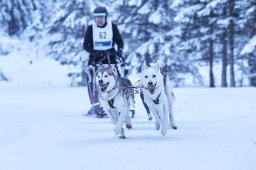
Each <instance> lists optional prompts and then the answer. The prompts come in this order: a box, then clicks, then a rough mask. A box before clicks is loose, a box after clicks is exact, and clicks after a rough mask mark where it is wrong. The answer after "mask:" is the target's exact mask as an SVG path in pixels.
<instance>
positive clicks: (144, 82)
mask: <svg viewBox="0 0 256 170" xmlns="http://www.w3.org/2000/svg"><path fill="white" fill-rule="evenodd" d="M140 83H141V86H142V90H143V94H144V101H145V103H146V104H147V105H148V107H149V109H150V111H151V112H152V114H153V115H154V118H155V125H156V130H159V129H160V127H161V133H162V135H163V136H165V135H166V132H167V129H168V128H169V127H170V126H171V127H172V128H173V129H177V126H176V124H175V121H174V117H173V101H174V95H173V91H172V85H171V81H170V80H169V79H168V78H166V83H164V76H163V74H162V73H161V71H160V67H159V63H158V62H157V63H152V64H150V67H148V66H147V65H146V63H145V62H144V64H143V66H142V73H141V78H140ZM154 101H155V102H154ZM156 103H158V104H156ZM168 119H169V120H168ZM168 122H169V123H168Z"/></svg>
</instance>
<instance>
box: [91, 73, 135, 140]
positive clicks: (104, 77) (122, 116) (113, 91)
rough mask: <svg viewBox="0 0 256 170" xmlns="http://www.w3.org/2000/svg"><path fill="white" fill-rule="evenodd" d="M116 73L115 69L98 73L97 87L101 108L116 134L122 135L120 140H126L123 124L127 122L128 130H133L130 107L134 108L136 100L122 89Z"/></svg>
mask: <svg viewBox="0 0 256 170" xmlns="http://www.w3.org/2000/svg"><path fill="white" fill-rule="evenodd" d="M116 72H117V70H116V69H115V68H110V69H109V70H105V71H98V72H96V85H97V88H98V91H99V101H100V103H101V106H102V107H103V109H104V111H105V112H106V113H107V115H108V117H109V118H110V120H111V122H112V123H113V124H114V125H115V129H114V131H115V134H116V135H118V134H121V135H120V138H122V139H124V138H125V135H124V129H123V122H124V121H125V123H126V127H127V128H128V129H130V128H132V123H131V118H130V115H129V112H130V106H131V107H134V100H133V99H132V97H131V95H130V94H129V93H127V92H126V91H124V90H123V89H122V88H123V87H122V86H121V83H120V78H118V76H117V75H116V74H115V73H116ZM102 88H103V89H102ZM124 93H125V94H124ZM111 100H112V101H113V105H112V107H111V106H110V104H109V102H108V101H111ZM113 107H114V108H113Z"/></svg>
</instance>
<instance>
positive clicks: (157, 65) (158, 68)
mask: <svg viewBox="0 0 256 170" xmlns="http://www.w3.org/2000/svg"><path fill="white" fill-rule="evenodd" d="M156 69H157V70H160V65H159V62H158V61H157V62H156Z"/></svg>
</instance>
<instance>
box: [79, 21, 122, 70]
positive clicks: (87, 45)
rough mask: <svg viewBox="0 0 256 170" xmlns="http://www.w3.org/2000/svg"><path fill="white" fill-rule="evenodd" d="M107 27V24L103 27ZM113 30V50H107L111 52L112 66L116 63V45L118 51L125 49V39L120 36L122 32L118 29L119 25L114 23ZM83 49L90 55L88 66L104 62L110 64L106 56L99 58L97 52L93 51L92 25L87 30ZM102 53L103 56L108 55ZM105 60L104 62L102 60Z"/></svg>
mask: <svg viewBox="0 0 256 170" xmlns="http://www.w3.org/2000/svg"><path fill="white" fill-rule="evenodd" d="M106 25H107V23H106V24H105V25H104V26H103V28H104V27H105V26H106ZM112 30H113V48H111V49H110V50H107V51H106V52H109V54H110V62H111V64H115V63H116V57H115V56H116V55H115V53H116V50H115V49H114V45H115V44H116V45H117V47H118V49H121V50H122V49H123V47H124V42H123V39H122V37H121V35H120V32H119V30H118V28H117V25H116V24H114V23H112ZM83 47H84V49H85V50H86V51H87V52H88V53H90V56H89V62H88V65H90V64H93V63H99V62H102V64H108V60H107V57H106V56H102V55H101V56H99V55H95V52H96V51H95V50H93V32H92V25H90V26H89V27H88V28H87V31H86V33H85V36H84V43H83ZM106 52H105V53H103V51H102V53H103V54H106ZM102 59H103V60H102Z"/></svg>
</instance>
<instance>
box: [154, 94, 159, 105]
mask: <svg viewBox="0 0 256 170" xmlns="http://www.w3.org/2000/svg"><path fill="white" fill-rule="evenodd" d="M160 96H161V93H160V94H159V95H158V96H157V98H156V99H155V100H153V102H154V103H155V104H159V97H160Z"/></svg>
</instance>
